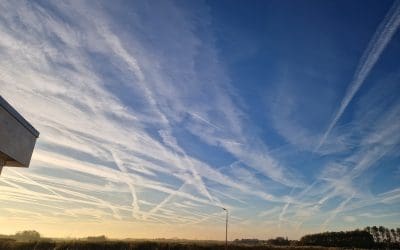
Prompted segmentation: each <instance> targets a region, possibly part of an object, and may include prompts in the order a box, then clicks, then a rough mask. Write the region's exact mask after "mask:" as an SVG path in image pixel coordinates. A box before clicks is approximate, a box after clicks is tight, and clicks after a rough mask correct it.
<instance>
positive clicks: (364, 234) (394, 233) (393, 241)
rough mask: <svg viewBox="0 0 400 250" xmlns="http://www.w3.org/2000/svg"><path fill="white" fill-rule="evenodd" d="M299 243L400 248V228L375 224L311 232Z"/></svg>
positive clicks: (326, 245) (307, 244)
mask: <svg viewBox="0 0 400 250" xmlns="http://www.w3.org/2000/svg"><path fill="white" fill-rule="evenodd" d="M299 244H300V245H303V246H325V247H356V248H391V249H400V228H397V229H389V228H385V227H383V226H379V227H377V226H373V227H366V228H365V229H364V230H359V229H357V230H354V231H347V232H325V233H318V234H310V235H305V236H303V237H302V238H301V239H300V241H299Z"/></svg>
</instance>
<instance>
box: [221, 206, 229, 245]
mask: <svg viewBox="0 0 400 250" xmlns="http://www.w3.org/2000/svg"><path fill="white" fill-rule="evenodd" d="M222 209H223V210H225V212H226V220H225V250H227V249H228V209H226V208H224V207H223V208H222Z"/></svg>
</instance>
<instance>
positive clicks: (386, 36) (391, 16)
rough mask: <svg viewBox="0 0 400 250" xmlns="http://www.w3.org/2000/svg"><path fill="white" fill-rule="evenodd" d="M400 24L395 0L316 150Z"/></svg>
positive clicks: (365, 52)
mask: <svg viewBox="0 0 400 250" xmlns="http://www.w3.org/2000/svg"><path fill="white" fill-rule="evenodd" d="M399 26H400V1H395V2H394V3H393V6H392V7H391V9H390V10H389V12H388V14H387V15H386V16H385V18H384V19H383V21H382V22H381V23H380V25H379V27H378V29H377V30H376V31H375V34H374V36H373V37H372V39H371V40H370V42H369V44H368V47H367V48H366V50H365V51H364V53H363V55H362V57H361V59H360V62H359V64H358V66H357V69H356V72H355V73H354V76H353V80H352V81H351V83H350V84H349V86H348V88H347V90H346V93H345V96H344V97H343V99H342V101H341V103H340V106H339V109H338V110H337V111H336V113H335V115H334V116H333V118H332V121H331V122H330V123H329V126H328V128H327V129H326V131H325V133H324V134H323V135H322V138H321V140H320V141H319V143H318V145H317V147H316V148H315V150H314V151H317V150H318V149H319V148H320V147H321V146H322V145H323V144H324V142H325V140H326V138H327V137H328V135H329V134H330V133H331V131H332V129H333V127H334V126H335V125H336V123H337V122H338V121H339V119H340V117H341V116H342V114H343V113H344V111H345V110H346V108H347V106H348V105H349V103H350V102H351V100H352V99H353V97H354V95H355V94H356V93H357V91H358V90H359V89H360V88H361V86H362V84H363V83H364V81H365V79H366V78H367V77H368V75H369V73H370V72H371V70H372V68H373V67H374V65H375V64H376V62H377V61H378V60H379V58H380V57H381V54H382V52H383V51H384V49H385V48H386V46H387V45H388V43H389V42H390V40H391V39H392V37H393V35H394V34H395V33H396V31H397V29H398V28H399Z"/></svg>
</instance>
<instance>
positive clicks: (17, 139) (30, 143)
mask: <svg viewBox="0 0 400 250" xmlns="http://www.w3.org/2000/svg"><path fill="white" fill-rule="evenodd" d="M38 137H39V132H38V131H37V130H36V129H35V128H34V127H33V126H32V125H31V124H30V123H29V122H28V121H26V120H25V119H24V118H23V117H22V116H21V115H20V114H19V113H18V112H17V111H16V110H15V109H14V108H13V107H12V106H11V105H10V104H9V103H8V102H7V101H6V100H4V99H3V97H1V96H0V174H1V170H2V169H3V166H10V167H28V166H29V163H30V161H31V157H32V152H33V149H34V147H35V143H36V139H37V138H38Z"/></svg>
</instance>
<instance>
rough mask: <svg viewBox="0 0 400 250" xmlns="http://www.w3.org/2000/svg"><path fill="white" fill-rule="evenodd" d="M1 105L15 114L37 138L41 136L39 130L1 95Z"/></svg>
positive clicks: (11, 113) (12, 114)
mask: <svg viewBox="0 0 400 250" xmlns="http://www.w3.org/2000/svg"><path fill="white" fill-rule="evenodd" d="M0 107H3V108H4V109H5V110H6V111H7V112H8V113H9V114H10V115H11V116H13V117H14V118H15V119H16V120H17V121H18V122H19V123H20V124H21V125H22V126H24V127H25V128H26V129H27V130H29V132H31V133H32V135H34V136H35V137H36V138H37V137H39V131H37V130H36V129H35V128H34V127H33V126H32V125H31V124H30V123H29V122H28V121H27V120H25V118H24V117H22V115H20V114H19V113H18V112H17V111H16V110H15V109H14V108H13V107H12V106H11V105H10V104H9V103H8V102H7V101H6V100H4V98H3V97H2V96H1V95H0Z"/></svg>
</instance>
